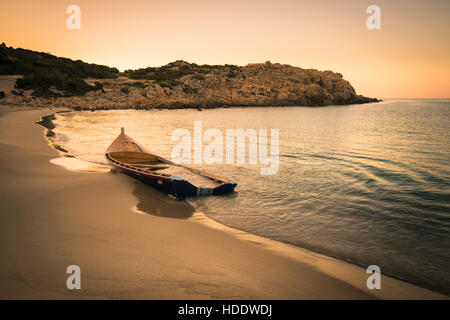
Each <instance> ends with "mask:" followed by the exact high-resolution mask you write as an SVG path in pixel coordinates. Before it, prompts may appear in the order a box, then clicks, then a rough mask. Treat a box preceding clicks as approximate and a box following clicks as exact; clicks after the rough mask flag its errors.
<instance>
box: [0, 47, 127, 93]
mask: <svg viewBox="0 0 450 320" xmlns="http://www.w3.org/2000/svg"><path fill="white" fill-rule="evenodd" d="M118 74H119V70H117V69H116V68H110V67H107V66H102V65H97V64H90V63H85V62H83V61H81V60H77V61H74V60H71V59H67V58H59V57H56V56H53V55H51V54H48V53H44V52H36V51H31V50H25V49H20V48H18V49H14V48H12V47H7V46H6V45H5V44H4V43H3V44H2V45H0V75H24V77H23V78H22V79H18V80H17V82H16V88H17V89H24V90H29V89H32V90H33V91H34V92H33V95H34V96H40V97H47V96H60V95H67V96H70V95H83V94H85V93H86V92H88V91H92V90H100V89H102V88H101V86H100V85H96V86H91V85H89V84H87V83H86V82H85V81H84V79H86V78H97V79H111V78H117V76H118ZM55 89H56V90H55Z"/></svg>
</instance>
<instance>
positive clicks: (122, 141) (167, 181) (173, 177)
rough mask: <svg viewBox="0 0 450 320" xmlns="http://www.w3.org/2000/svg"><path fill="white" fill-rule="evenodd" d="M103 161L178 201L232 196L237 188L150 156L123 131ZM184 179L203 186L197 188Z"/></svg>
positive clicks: (230, 183) (234, 184)
mask: <svg viewBox="0 0 450 320" xmlns="http://www.w3.org/2000/svg"><path fill="white" fill-rule="evenodd" d="M105 157H106V160H107V161H108V163H109V164H111V165H112V166H113V167H115V168H117V169H119V170H120V171H121V172H123V173H125V174H127V175H129V176H132V177H134V178H137V179H139V180H141V181H142V182H144V183H146V184H148V185H151V186H152V187H154V188H156V189H158V190H160V191H163V192H165V193H168V194H170V195H173V196H175V197H176V199H177V200H184V199H185V198H186V197H191V196H200V195H220V194H225V193H229V192H232V191H233V190H234V188H235V187H236V185H237V183H236V182H235V181H231V180H229V179H225V178H222V177H218V176H215V175H212V174H209V173H207V172H204V171H203V170H198V169H194V168H189V167H186V166H184V165H180V164H176V163H174V162H172V161H169V160H167V159H164V158H162V157H160V156H157V155H154V154H152V153H150V152H148V151H146V150H145V149H144V148H142V147H141V146H140V145H139V144H137V143H136V142H135V141H134V140H133V139H132V138H130V137H129V136H127V135H126V134H125V130H124V129H123V128H122V129H121V133H120V135H119V136H118V137H117V138H116V139H115V140H114V141H113V143H112V144H111V145H110V146H109V148H108V149H107V150H106V152H105ZM185 177H186V178H188V179H189V180H191V181H193V182H194V183H196V182H198V183H200V184H202V185H203V186H202V187H199V186H196V185H194V184H193V183H191V182H189V181H187V180H186V179H185Z"/></svg>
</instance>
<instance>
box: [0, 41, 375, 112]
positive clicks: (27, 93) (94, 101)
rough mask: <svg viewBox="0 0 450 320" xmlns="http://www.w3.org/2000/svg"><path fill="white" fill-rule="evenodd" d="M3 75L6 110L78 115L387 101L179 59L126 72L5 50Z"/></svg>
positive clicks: (306, 79) (289, 70)
mask: <svg viewBox="0 0 450 320" xmlns="http://www.w3.org/2000/svg"><path fill="white" fill-rule="evenodd" d="M30 57H31V58H30ZM33 59H34V60H33ZM30 61H31V65H30ZM0 74H2V75H4V76H2V77H1V82H2V85H1V86H0V104H6V105H26V106H32V107H49V106H58V107H67V108H71V109H74V110H105V109H131V108H132V109H155V108H156V109H158V108H159V109H177V108H199V109H200V108H202V109H203V108H215V107H233V106H240V107H242V106H261V107H262V106H326V105H348V104H360V103H369V102H377V101H379V100H378V99H376V98H367V97H364V96H361V95H358V94H356V92H355V89H354V88H353V87H352V85H351V84H350V83H349V82H348V81H346V80H344V79H343V77H342V75H341V74H340V73H336V72H333V71H318V70H314V69H301V68H298V67H293V66H290V65H286V64H279V63H271V62H269V61H267V62H265V63H257V64H248V65H246V66H235V65H223V66H220V65H197V64H194V63H188V62H185V61H182V60H179V61H175V62H172V63H169V64H167V65H165V66H162V67H157V68H151V67H150V68H146V69H139V70H127V71H125V72H123V73H120V72H119V71H118V70H117V69H115V68H109V67H105V66H98V65H93V64H85V63H84V62H82V61H79V60H78V61H72V60H70V59H65V58H57V57H54V56H52V55H49V54H46V53H38V52H34V51H30V50H23V49H13V48H11V47H9V48H8V47H6V46H5V45H2V47H1V48H0ZM18 74H19V75H18ZM21 74H23V76H22V75H21ZM8 81H9V82H8Z"/></svg>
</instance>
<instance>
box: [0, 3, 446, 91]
mask: <svg viewBox="0 0 450 320" xmlns="http://www.w3.org/2000/svg"><path fill="white" fill-rule="evenodd" d="M69 5H78V6H79V8H80V10H81V28H80V29H79V30H77V29H76V30H70V29H68V28H67V24H66V21H67V19H68V18H69V16H70V14H67V13H66V10H67V7H68V6H69ZM369 5H378V6H379V7H380V10H381V29H380V30H369V29H368V28H367V26H366V20H367V19H368V18H369V16H370V14H368V13H367V12H366V10H367V7H368V6H369ZM0 42H5V43H6V44H7V45H8V46H13V47H15V48H17V47H21V48H25V49H31V50H37V51H42V52H49V53H51V54H54V55H57V56H63V57H68V58H72V59H81V60H83V61H85V62H90V63H98V64H105V65H108V66H111V67H117V68H118V69H119V70H121V71H123V70H126V69H136V68H144V67H148V66H160V65H165V64H167V63H169V62H171V61H174V60H179V59H182V60H185V61H188V62H195V63H198V64H236V65H246V64H248V63H256V62H265V61H267V60H270V61H271V62H279V63H282V64H290V65H293V66H296V67H301V68H314V69H318V70H332V71H335V72H340V73H342V74H343V76H344V78H345V79H346V80H348V81H350V83H351V84H352V85H353V87H354V88H355V89H356V91H357V93H358V94H363V95H365V96H370V97H377V98H449V97H450V1H448V0H429V1H426V0H391V1H386V0H370V1H365V0H339V1H336V0H314V1H304V0H276V1H273V0H239V1H237V0H221V1H216V0H184V1H183V0H164V1H153V0H146V1H144V0H127V1H123V0H109V1H106V0H70V1H66V0H53V1H52V0H39V1H36V0H20V1H6V0H2V3H1V10H0Z"/></svg>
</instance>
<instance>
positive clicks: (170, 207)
mask: <svg viewBox="0 0 450 320" xmlns="http://www.w3.org/2000/svg"><path fill="white" fill-rule="evenodd" d="M50 112H51V111H49V110H33V111H19V112H9V113H6V114H3V116H2V117H0V152H1V157H0V168H1V170H0V206H1V210H0V298H2V299H52V298H61V299H85V298H94V299H105V298H106V299H109V298H123V299H210V298H218V299H229V298H232V299H371V298H407V299H410V298H417V299H420V298H446V297H445V296H442V295H439V294H436V293H433V292H430V291H428V290H425V289H422V288H418V287H416V286H413V285H410V284H407V283H405V282H401V281H398V280H394V279H391V278H388V277H384V276H383V278H382V289H381V290H371V291H369V290H368V289H367V288H366V279H367V276H368V275H367V274H366V273H365V270H364V269H362V268H359V267H356V266H353V265H350V264H347V263H344V262H342V261H339V260H336V259H331V258H328V257H325V256H322V255H318V254H314V253H312V252H309V251H307V250H303V249H300V248H296V247H292V246H288V245H284V244H280V243H278V242H275V241H271V240H268V239H263V238H261V237H257V236H253V235H248V234H245V233H242V232H238V231H236V230H232V229H229V228H226V227H224V226H221V225H219V224H218V223H215V222H213V221H211V220H210V219H207V218H205V217H204V216H202V215H201V214H199V213H195V214H194V212H193V208H192V207H191V206H190V205H189V204H188V203H186V202H176V201H167V198H166V196H164V195H162V194H160V193H159V192H156V191H154V190H152V189H150V188H148V187H145V186H142V185H140V184H139V183H138V182H136V181H134V180H132V179H131V178H129V177H127V176H125V175H121V174H112V173H109V172H106V173H105V172H98V173H87V172H75V171H69V170H67V169H65V168H63V167H61V166H58V165H55V164H53V163H51V162H50V160H51V159H54V158H57V157H59V154H58V152H57V151H56V150H54V149H52V148H50V147H49V146H48V144H47V141H46V140H45V139H44V136H43V128H42V127H40V126H37V125H35V124H34V122H35V121H37V120H39V118H40V117H41V116H42V115H44V114H48V113H50ZM133 208H137V209H140V210H142V209H146V210H149V209H150V210H153V211H154V212H152V213H154V214H155V215H160V216H166V217H158V216H155V215H149V214H142V213H139V210H133ZM167 216H169V217H170V216H172V217H175V216H178V217H182V218H185V219H174V218H168V217H167ZM199 222H201V223H199ZM72 264H75V265H78V266H80V268H81V278H82V280H81V287H82V289H81V290H73V291H70V290H68V289H67V287H66V279H67V277H68V275H67V274H66V268H67V266H69V265H72Z"/></svg>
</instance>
